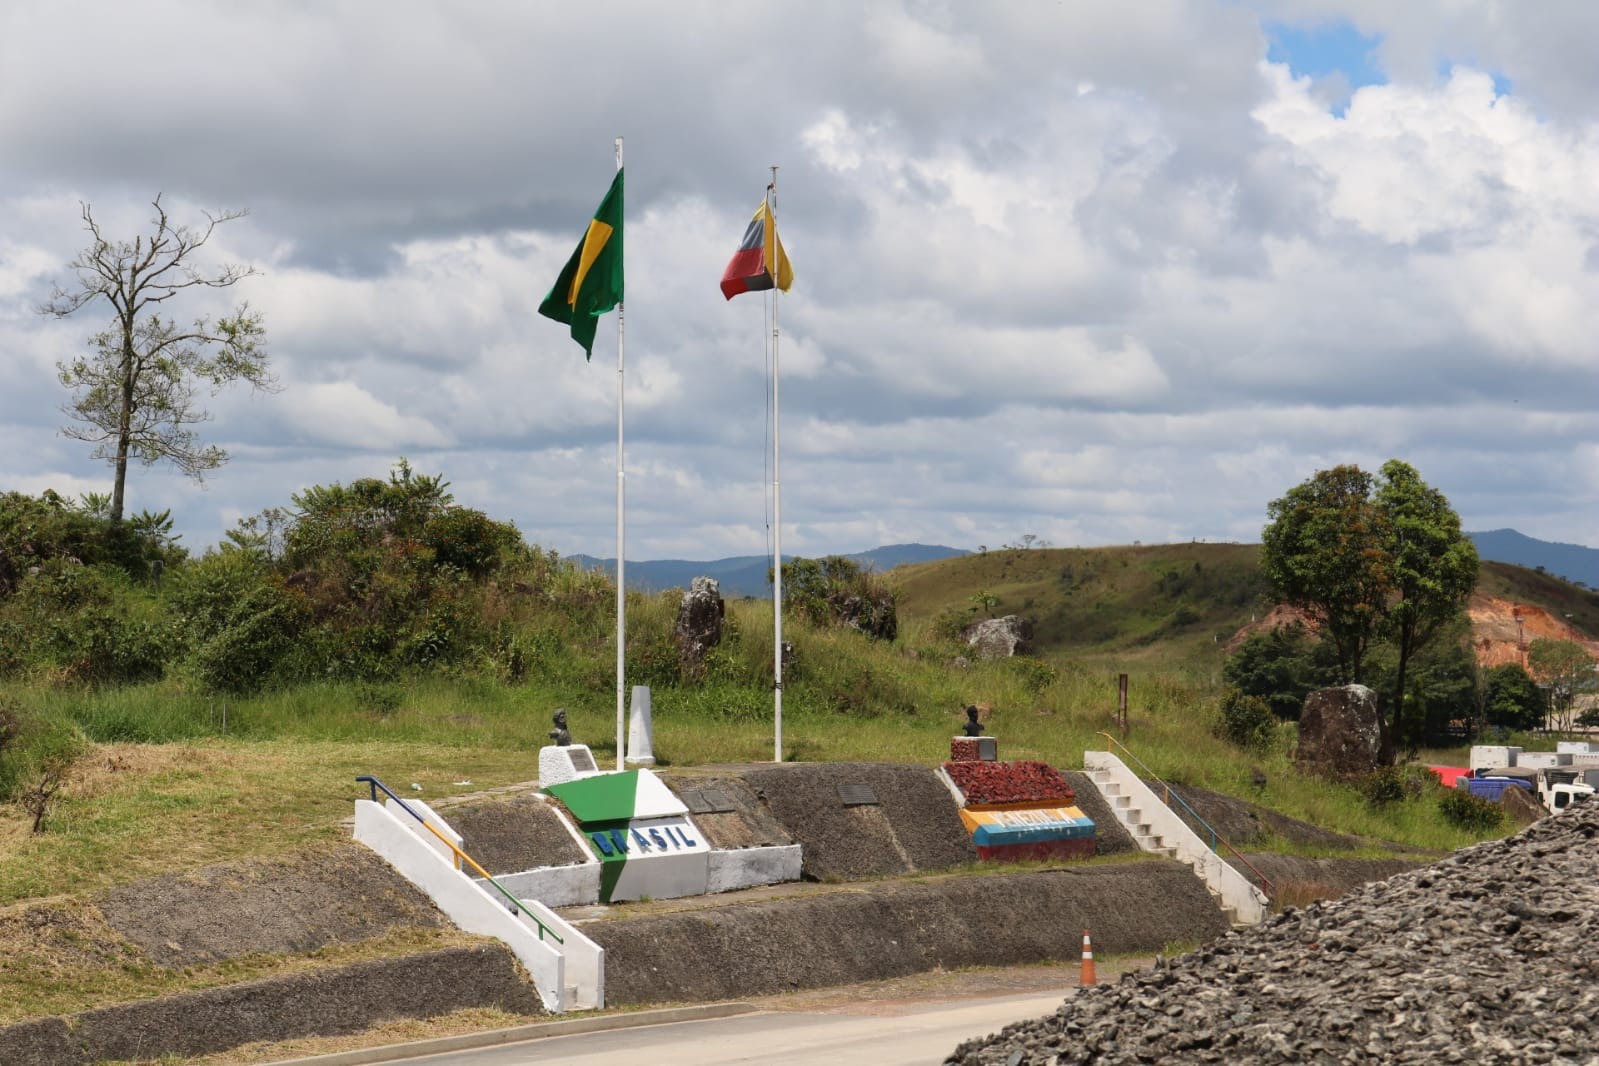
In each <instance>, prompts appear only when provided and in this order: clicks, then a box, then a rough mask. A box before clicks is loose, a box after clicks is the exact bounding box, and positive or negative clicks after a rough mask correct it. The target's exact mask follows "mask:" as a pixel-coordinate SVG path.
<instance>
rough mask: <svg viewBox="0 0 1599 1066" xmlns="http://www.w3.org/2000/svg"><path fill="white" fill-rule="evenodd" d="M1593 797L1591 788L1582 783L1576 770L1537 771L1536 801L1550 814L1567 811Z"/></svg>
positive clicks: (1580, 776)
mask: <svg viewBox="0 0 1599 1066" xmlns="http://www.w3.org/2000/svg"><path fill="white" fill-rule="evenodd" d="M1592 795H1593V786H1592V785H1586V784H1583V782H1582V773H1581V771H1578V770H1558V769H1548V770H1539V771H1538V800H1539V802H1541V803H1542V804H1543V805H1544V807H1546V808H1547V809H1548V811H1549V813H1550V814H1559V813H1560V812H1561V811H1569V810H1570V809H1571V808H1572V807H1574V806H1576V805H1577V804H1579V803H1582V802H1583V801H1585V800H1586V799H1587V798H1588V797H1589V796H1592Z"/></svg>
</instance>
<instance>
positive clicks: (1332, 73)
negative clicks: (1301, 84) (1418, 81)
mask: <svg viewBox="0 0 1599 1066" xmlns="http://www.w3.org/2000/svg"><path fill="white" fill-rule="evenodd" d="M1264 28H1265V31H1266V37H1267V40H1268V42H1269V43H1268V44H1267V47H1266V58H1267V59H1269V60H1270V61H1271V62H1273V63H1282V64H1285V65H1287V67H1288V69H1289V70H1290V71H1292V72H1293V73H1294V75H1295V76H1297V77H1308V78H1311V79H1313V80H1315V81H1318V82H1319V81H1324V80H1328V79H1335V78H1341V79H1342V82H1343V86H1344V91H1343V92H1341V93H1340V94H1338V97H1337V98H1336V99H1334V100H1333V101H1332V111H1333V113H1334V114H1336V115H1342V114H1343V113H1344V109H1345V108H1347V107H1348V106H1349V98H1350V97H1351V96H1352V95H1354V92H1355V90H1356V89H1359V88H1360V87H1361V86H1363V85H1383V84H1386V83H1387V81H1388V77H1387V75H1386V74H1384V73H1383V70H1382V68H1381V67H1379V66H1378V65H1377V46H1378V45H1379V44H1381V43H1382V38H1381V37H1379V36H1369V37H1368V36H1367V35H1366V34H1363V33H1361V32H1360V31H1359V30H1357V29H1355V27H1354V26H1353V25H1352V24H1351V23H1349V22H1342V21H1340V22H1327V23H1322V24H1320V25H1316V26H1290V25H1288V24H1286V23H1272V22H1268V23H1266V25H1265V27H1264Z"/></svg>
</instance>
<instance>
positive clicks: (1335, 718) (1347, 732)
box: [1294, 685, 1389, 779]
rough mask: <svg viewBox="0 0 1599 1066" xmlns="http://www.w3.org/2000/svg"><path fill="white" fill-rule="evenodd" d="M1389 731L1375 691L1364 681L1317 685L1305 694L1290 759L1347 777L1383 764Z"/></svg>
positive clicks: (1330, 773) (1316, 769)
mask: <svg viewBox="0 0 1599 1066" xmlns="http://www.w3.org/2000/svg"><path fill="white" fill-rule="evenodd" d="M1388 754H1389V752H1388V730H1387V725H1386V724H1385V723H1384V721H1383V717H1382V710H1381V708H1379V707H1378V705H1377V694H1376V693H1375V692H1373V691H1372V690H1371V689H1369V688H1367V687H1366V686H1365V685H1339V686H1336V687H1334V688H1319V689H1317V690H1316V691H1314V692H1312V693H1311V694H1310V695H1308V696H1306V697H1305V709H1304V711H1303V712H1302V713H1301V714H1300V716H1299V749H1298V750H1297V751H1296V752H1295V753H1294V761H1296V762H1297V763H1299V765H1300V766H1302V767H1304V768H1306V769H1307V770H1310V771H1313V772H1315V773H1318V774H1321V775H1323V776H1325V777H1334V778H1340V779H1349V778H1355V777H1360V776H1362V775H1364V774H1369V773H1370V772H1371V771H1373V770H1375V769H1376V768H1377V767H1379V766H1383V765H1386V764H1387V763H1388V762H1389V758H1388Z"/></svg>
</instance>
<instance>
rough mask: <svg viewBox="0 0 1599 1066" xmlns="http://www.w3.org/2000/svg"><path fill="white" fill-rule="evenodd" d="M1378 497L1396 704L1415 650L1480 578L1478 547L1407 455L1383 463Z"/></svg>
mask: <svg viewBox="0 0 1599 1066" xmlns="http://www.w3.org/2000/svg"><path fill="white" fill-rule="evenodd" d="M1375 502H1376V507H1377V511H1378V513H1379V514H1380V515H1381V516H1382V522H1381V527H1380V528H1381V529H1382V532H1383V534H1384V536H1385V539H1386V543H1385V544H1384V549H1385V551H1384V554H1385V555H1386V561H1385V565H1384V570H1385V577H1386V584H1387V585H1388V587H1389V589H1390V590H1391V592H1390V594H1389V595H1388V596H1387V597H1385V598H1384V600H1383V601H1382V605H1381V607H1380V611H1381V614H1382V616H1383V621H1384V625H1385V628H1386V631H1387V635H1388V637H1389V639H1390V640H1392V642H1393V644H1394V649H1395V651H1396V652H1397V654H1398V663H1397V666H1396V670H1395V672H1396V677H1395V680H1394V687H1393V700H1394V704H1393V705H1394V707H1396V708H1398V707H1401V706H1402V705H1403V701H1404V698H1405V674H1406V672H1407V670H1408V668H1409V666H1410V660H1411V658H1412V656H1414V655H1415V653H1416V651H1417V650H1418V649H1420V648H1422V647H1425V646H1426V645H1427V644H1428V642H1430V641H1431V640H1432V639H1433V637H1435V636H1436V635H1437V634H1438V632H1439V630H1440V629H1441V628H1442V627H1444V626H1445V625H1447V624H1449V623H1450V622H1452V621H1454V620H1455V619H1457V618H1459V617H1460V612H1461V609H1462V608H1463V607H1465V605H1466V600H1467V599H1468V598H1469V597H1470V596H1471V590H1472V589H1473V588H1475V587H1476V585H1477V549H1476V548H1475V547H1473V546H1472V543H1471V541H1470V540H1469V539H1468V538H1467V537H1466V536H1465V535H1464V534H1463V533H1461V532H1460V516H1459V515H1458V514H1456V513H1455V510H1454V508H1452V507H1450V506H1449V501H1448V500H1447V499H1445V498H1444V494H1443V493H1441V492H1439V491H1438V490H1437V489H1435V488H1432V487H1431V486H1429V485H1428V484H1427V483H1426V482H1424V481H1422V480H1421V476H1420V475H1419V474H1417V473H1416V469H1415V467H1413V466H1411V465H1410V464H1408V463H1403V462H1400V461H1399V460H1398V459H1390V460H1388V461H1387V462H1386V463H1384V464H1383V466H1382V479H1381V481H1380V482H1379V483H1378V485H1377V494H1376V500H1375Z"/></svg>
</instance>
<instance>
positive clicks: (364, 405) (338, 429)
mask: <svg viewBox="0 0 1599 1066" xmlns="http://www.w3.org/2000/svg"><path fill="white" fill-rule="evenodd" d="M279 406H280V407H281V408H282V413H283V418H284V421H285V422H286V423H287V424H288V425H289V427H290V428H291V429H293V430H295V431H297V435H298V439H297V440H296V443H301V444H311V445H330V446H333V447H344V448H360V449H362V450H365V451H377V452H383V451H394V452H399V451H404V450H405V449H407V448H416V447H422V448H437V447H444V446H447V445H449V444H450V443H452V442H451V441H450V439H449V438H448V437H447V436H446V435H445V434H443V433H441V432H440V431H439V430H438V429H437V428H436V427H434V426H433V425H432V424H431V423H430V422H428V421H427V420H426V419H424V418H418V417H415V416H413V415H406V414H402V413H401V412H399V411H397V410H395V409H394V408H393V407H391V406H390V405H389V404H386V403H384V402H383V401H381V400H379V399H377V398H376V397H375V396H373V395H372V394H371V393H369V392H367V391H366V390H365V389H363V388H361V387H360V386H359V385H356V384H355V383H353V382H348V381H340V382H330V383H327V384H319V385H305V386H302V387H299V388H297V389H295V390H294V396H293V398H292V399H291V400H287V401H285V402H283V403H282V404H280V405H279Z"/></svg>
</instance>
